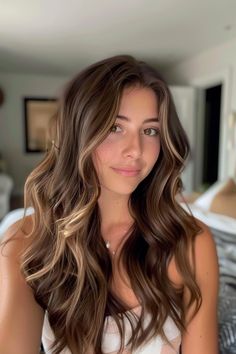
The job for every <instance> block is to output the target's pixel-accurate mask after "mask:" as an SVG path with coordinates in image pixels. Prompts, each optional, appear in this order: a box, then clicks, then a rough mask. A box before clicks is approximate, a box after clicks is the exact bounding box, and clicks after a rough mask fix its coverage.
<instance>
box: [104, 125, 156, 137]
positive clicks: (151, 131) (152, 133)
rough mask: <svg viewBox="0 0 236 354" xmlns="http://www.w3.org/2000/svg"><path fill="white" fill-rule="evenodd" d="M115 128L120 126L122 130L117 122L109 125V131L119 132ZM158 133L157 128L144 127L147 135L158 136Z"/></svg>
mask: <svg viewBox="0 0 236 354" xmlns="http://www.w3.org/2000/svg"><path fill="white" fill-rule="evenodd" d="M117 128H120V129H121V130H122V127H121V126H120V125H119V124H114V125H113V126H112V127H111V129H110V132H111V133H113V134H116V133H120V131H117ZM145 132H148V133H145ZM159 133H160V130H159V128H146V129H144V134H145V135H147V136H158V135H159Z"/></svg>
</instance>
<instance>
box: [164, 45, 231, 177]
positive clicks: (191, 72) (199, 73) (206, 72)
mask: <svg viewBox="0 0 236 354" xmlns="http://www.w3.org/2000/svg"><path fill="white" fill-rule="evenodd" d="M164 76H165V78H166V80H167V81H168V83H169V84H172V85H190V86H196V87H197V86H199V85H200V83H204V81H205V82H207V81H208V82H210V81H212V80H213V81H214V79H216V78H217V77H219V80H220V79H222V81H223V82H224V83H225V91H224V92H223V98H224V103H223V105H224V107H223V111H222V119H223V124H222V126H221V132H222V136H221V143H222V147H221V149H222V151H221V152H220V154H221V156H220V160H221V161H220V169H221V171H220V176H221V178H225V177H227V176H233V175H234V174H235V170H236V166H235V154H236V151H235V150H228V149H227V144H228V141H229V139H230V137H231V132H230V129H229V116H230V113H231V112H232V111H236V38H235V39H234V40H231V41H228V42H225V43H223V44H222V45H219V46H217V47H214V48H212V49H209V50H207V51H204V52H202V53H199V54H198V55H196V56H194V57H192V58H190V59H188V60H184V61H182V62H180V63H178V64H176V65H174V66H172V67H169V68H166V70H165V72H164ZM213 81H212V82H213Z"/></svg>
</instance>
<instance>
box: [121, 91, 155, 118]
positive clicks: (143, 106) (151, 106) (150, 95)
mask: <svg viewBox="0 0 236 354" xmlns="http://www.w3.org/2000/svg"><path fill="white" fill-rule="evenodd" d="M127 111H128V112H129V111H130V112H134V113H136V112H137V113H138V112H143V113H146V114H148V115H150V114H151V115H156V114H157V112H158V104H157V96H156V93H155V92H154V91H153V90H152V89H150V88H148V87H139V86H135V87H126V88H124V90H123V92H122V95H121V100H120V107H119V113H120V114H122V113H124V112H127Z"/></svg>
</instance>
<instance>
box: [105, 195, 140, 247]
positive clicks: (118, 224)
mask: <svg viewBox="0 0 236 354" xmlns="http://www.w3.org/2000/svg"><path fill="white" fill-rule="evenodd" d="M128 200H129V196H126V195H117V194H115V193H112V192H110V191H106V192H104V193H101V195H100V197H99V200H98V205H99V209H100V215H101V234H102V237H103V239H104V240H105V242H106V245H107V247H108V248H109V251H110V253H113V252H115V253H117V250H118V249H119V248H120V246H121V245H122V243H123V241H124V239H125V238H126V236H127V231H128V230H129V228H130V227H131V226H132V224H133V222H134V220H133V218H132V217H131V215H130V212H129V209H128Z"/></svg>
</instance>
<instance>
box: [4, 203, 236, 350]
mask: <svg viewBox="0 0 236 354" xmlns="http://www.w3.org/2000/svg"><path fill="white" fill-rule="evenodd" d="M183 206H184V207H185V208H187V206H186V205H183ZM188 207H189V209H190V210H191V212H192V213H193V215H194V216H195V217H196V218H198V219H200V220H202V221H203V222H204V223H205V224H207V225H208V226H209V228H210V229H211V231H212V234H213V236H214V239H215V242H216V247H217V253H218V257H219V266H220V291H219V305H218V317H219V345H220V354H236V219H234V218H231V217H227V216H225V215H220V214H215V213H212V212H210V211H208V210H205V209H204V208H201V205H200V206H199V205H198V204H197V203H196V204H195V203H193V204H189V205H188ZM32 212H33V209H32V208H29V209H28V210H27V214H31V213H32ZM22 216H23V209H17V210H14V211H11V212H10V213H9V214H7V216H6V217H5V218H4V219H3V220H2V222H1V223H0V238H1V235H3V233H4V232H5V230H6V229H7V228H8V227H9V226H10V225H11V224H12V223H14V222H15V221H16V220H17V219H20V218H21V217H22Z"/></svg>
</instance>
